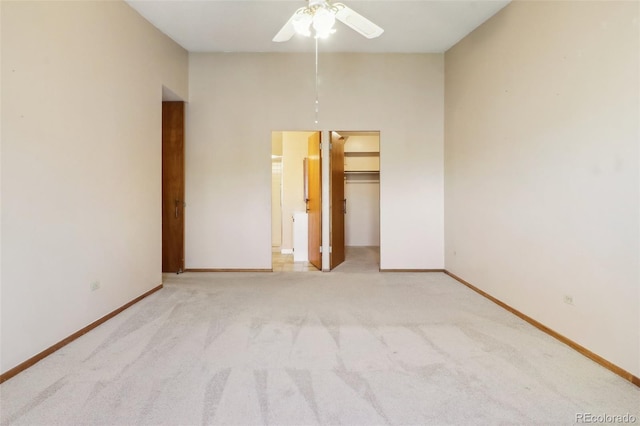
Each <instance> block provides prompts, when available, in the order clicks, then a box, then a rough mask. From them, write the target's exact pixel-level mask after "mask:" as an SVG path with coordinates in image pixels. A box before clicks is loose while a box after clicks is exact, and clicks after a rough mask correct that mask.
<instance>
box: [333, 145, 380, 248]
mask: <svg viewBox="0 0 640 426" xmlns="http://www.w3.org/2000/svg"><path fill="white" fill-rule="evenodd" d="M339 133H340V135H341V136H343V137H344V138H345V144H344V176H345V188H344V191H345V198H346V200H347V201H346V206H347V213H346V217H345V245H346V246H376V247H379V246H380V133H379V132H339Z"/></svg>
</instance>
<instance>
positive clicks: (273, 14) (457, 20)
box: [126, 0, 510, 53]
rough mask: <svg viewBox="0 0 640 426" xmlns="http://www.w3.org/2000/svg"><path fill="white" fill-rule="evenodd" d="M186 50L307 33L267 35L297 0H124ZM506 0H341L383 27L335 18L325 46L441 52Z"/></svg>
mask: <svg viewBox="0 0 640 426" xmlns="http://www.w3.org/2000/svg"><path fill="white" fill-rule="evenodd" d="M126 1H127V3H129V5H131V7H133V8H134V9H136V10H137V11H138V12H139V13H140V14H141V15H142V16H143V17H144V18H145V19H147V20H148V21H149V22H151V23H152V24H153V25H155V26H156V27H157V28H158V29H160V31H162V32H163V33H165V34H167V35H168V36H169V37H171V38H172V39H173V40H175V41H176V42H177V43H179V44H180V45H181V46H182V47H184V48H185V49H187V50H188V51H190V52H311V51H313V48H314V42H313V39H312V38H305V37H302V36H299V35H296V36H294V37H293V38H292V39H291V40H289V41H288V42H285V43H275V42H272V41H271V39H272V38H273V36H274V35H275V34H276V33H277V32H278V30H279V29H280V28H281V27H282V25H284V23H285V22H286V21H287V19H289V17H290V16H291V15H292V14H293V12H295V11H296V9H298V8H299V7H302V6H304V5H305V4H306V1H304V0H279V1H273V0H199V1H196V0H126ZM509 1H510V0H443V1H433V0H413V1H404V0H392V1H389V0H387V1H384V0H369V1H363V0H342V2H343V3H345V4H346V5H347V6H349V7H350V8H352V9H353V10H355V11H356V12H358V13H360V14H361V15H363V16H365V17H366V18H368V19H370V20H371V21H373V22H374V23H376V24H378V25H379V26H381V27H382V28H384V30H385V32H384V33H383V34H382V35H381V36H380V37H379V38H376V39H372V40H368V39H366V38H364V37H362V36H361V35H360V34H358V33H356V32H355V31H353V30H352V29H350V28H348V27H347V26H345V25H344V24H342V23H341V22H336V27H335V28H336V29H337V31H336V33H335V34H333V35H332V36H331V37H329V38H328V39H326V40H320V50H321V51H325V52H327V51H330V52H406V53H414V52H415V53H418V52H421V53H422V52H425V53H427V52H444V51H446V50H447V49H449V48H450V47H451V46H453V45H454V44H456V43H457V42H458V41H459V40H461V39H462V38H463V37H464V36H465V35H467V34H468V33H470V32H471V31H473V30H474V29H475V28H476V27H478V26H479V25H480V24H482V23H483V22H484V21H486V20H487V19H489V18H490V17H491V16H493V15H494V14H495V13H497V12H498V11H499V10H500V9H502V8H503V7H504V6H506V5H507V4H508V3H509Z"/></svg>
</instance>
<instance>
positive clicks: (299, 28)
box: [292, 8, 313, 37]
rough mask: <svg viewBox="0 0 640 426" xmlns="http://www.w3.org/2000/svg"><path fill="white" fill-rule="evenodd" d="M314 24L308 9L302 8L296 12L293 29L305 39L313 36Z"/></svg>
mask: <svg viewBox="0 0 640 426" xmlns="http://www.w3.org/2000/svg"><path fill="white" fill-rule="evenodd" d="M312 22H313V17H312V16H311V15H310V14H309V13H307V11H306V8H302V9H300V10H298V12H296V14H295V16H294V18H293V21H292V23H293V28H294V29H295V30H296V32H297V33H298V34H300V35H303V36H305V37H310V36H311V30H310V28H311V23H312Z"/></svg>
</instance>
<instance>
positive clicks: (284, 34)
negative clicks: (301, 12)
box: [273, 12, 298, 43]
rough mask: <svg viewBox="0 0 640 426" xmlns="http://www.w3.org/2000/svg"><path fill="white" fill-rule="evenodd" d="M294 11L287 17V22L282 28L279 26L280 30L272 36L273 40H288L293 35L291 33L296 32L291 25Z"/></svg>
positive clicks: (279, 41) (278, 41)
mask: <svg viewBox="0 0 640 426" xmlns="http://www.w3.org/2000/svg"><path fill="white" fill-rule="evenodd" d="M296 13H298V12H296ZM296 13H294V14H293V15H291V18H289V20H288V21H287V23H286V24H284V25H283V26H282V28H280V31H278V34H276V36H275V37H274V38H273V41H275V42H277V43H281V42H283V41H288V40H290V39H291V37H293V35H294V34H295V33H296V29H295V28H294V27H293V18H294V17H295V16H296Z"/></svg>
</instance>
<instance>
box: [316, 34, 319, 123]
mask: <svg viewBox="0 0 640 426" xmlns="http://www.w3.org/2000/svg"><path fill="white" fill-rule="evenodd" d="M319 108H320V102H319V101H318V37H316V124H318V110H319Z"/></svg>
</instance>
